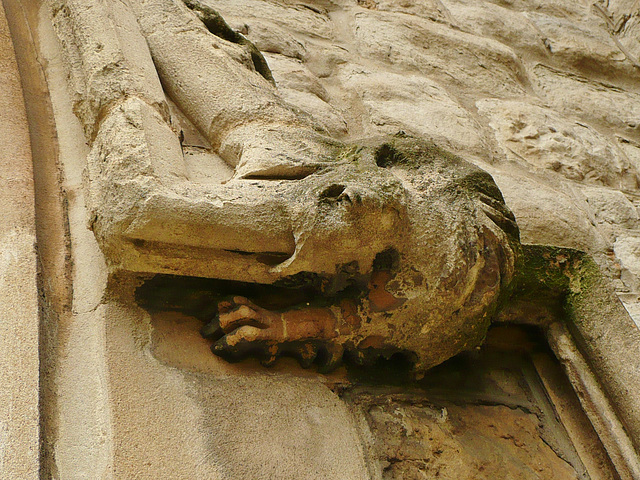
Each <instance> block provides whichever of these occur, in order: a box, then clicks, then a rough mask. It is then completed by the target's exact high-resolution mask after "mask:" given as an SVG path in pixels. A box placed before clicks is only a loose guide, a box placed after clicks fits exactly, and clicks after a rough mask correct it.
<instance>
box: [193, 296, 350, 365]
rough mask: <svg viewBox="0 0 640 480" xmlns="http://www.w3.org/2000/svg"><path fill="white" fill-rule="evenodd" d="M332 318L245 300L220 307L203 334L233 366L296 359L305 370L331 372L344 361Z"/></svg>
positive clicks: (312, 311)
mask: <svg viewBox="0 0 640 480" xmlns="http://www.w3.org/2000/svg"><path fill="white" fill-rule="evenodd" d="M332 326H333V325H332V316H331V314H330V313H329V312H328V311H327V310H323V309H301V310H295V311H289V312H272V311H270V310H266V309H264V308H261V307H259V306H257V305H255V304H254V303H252V302H251V301H249V300H248V299H246V298H244V297H233V298H232V299H230V300H225V301H222V302H220V303H219V304H218V315H217V317H216V318H215V319H214V320H212V321H211V322H210V323H209V324H208V325H206V326H205V327H204V328H203V331H202V334H203V335H204V336H205V337H207V338H212V339H213V340H215V342H214V344H213V345H212V346H211V351H212V352H213V353H214V354H216V355H218V356H219V357H221V358H224V359H225V360H227V361H230V362H236V361H240V360H242V359H244V358H246V357H249V356H253V357H257V358H259V359H260V360H261V363H262V364H263V365H266V366H269V365H272V364H273V363H274V362H275V361H276V360H277V359H278V358H279V357H281V356H284V355H286V356H292V357H294V358H297V359H298V360H299V362H300V364H301V366H302V367H304V368H308V367H310V366H311V365H312V364H313V363H314V362H316V363H317V364H318V367H319V370H321V371H328V370H331V369H333V368H335V367H336V366H337V365H339V364H340V362H341V361H342V354H343V349H342V346H341V345H338V344H336V343H334V342H332V341H331V339H330V338H328V337H330V336H332V335H328V332H329V333H330V332H332V330H331V328H332Z"/></svg>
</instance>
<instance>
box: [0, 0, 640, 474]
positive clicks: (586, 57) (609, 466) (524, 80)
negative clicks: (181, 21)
mask: <svg viewBox="0 0 640 480" xmlns="http://www.w3.org/2000/svg"><path fill="white" fill-rule="evenodd" d="M205 3H207V4H209V5H210V6H212V7H213V8H215V9H216V10H218V11H219V12H220V13H221V14H222V15H223V16H224V18H225V19H226V20H227V22H228V23H229V24H230V25H231V26H232V27H233V28H234V29H236V30H237V31H238V32H241V33H242V34H244V35H245V36H246V37H248V38H249V39H250V40H251V41H252V42H253V43H254V44H255V45H256V46H257V47H258V48H259V49H260V50H261V51H262V52H263V54H264V56H265V57H266V59H267V61H268V63H269V66H270V68H271V69H272V72H273V75H274V78H275V81H276V83H277V85H278V87H279V89H280V92H281V94H282V95H283V97H284V98H285V100H286V101H287V102H289V103H290V104H292V105H294V106H295V107H296V108H298V109H300V110H302V111H304V112H306V113H307V114H309V115H311V116H312V117H314V118H315V119H316V121H317V122H318V123H320V124H322V125H324V127H325V128H326V130H327V131H328V132H330V133H331V134H332V135H334V136H335V137H337V138H340V139H345V140H351V139H357V138H364V137H371V136H375V135H381V134H395V133H397V132H399V131H404V132H406V133H408V134H413V135H416V136H420V137H425V138H430V139H433V140H434V141H436V142H437V143H438V144H439V145H442V146H443V147H445V148H447V149H449V150H451V151H453V152H456V153H458V154H460V155H462V156H464V158H466V159H469V160H471V161H473V162H474V163H476V164H477V165H479V166H481V167H482V168H484V169H486V170H487V171H489V172H490V173H491V174H492V175H493V177H494V178H495V179H496V182H497V183H498V184H499V186H500V188H501V190H502V192H503V194H504V195H505V198H506V200H507V203H508V204H509V206H510V207H511V208H512V209H513V211H514V212H515V215H516V217H517V220H518V224H519V225H520V228H521V231H522V240H523V242H526V243H539V244H549V245H557V246H566V247H573V248H577V249H581V250H585V251H587V252H589V253H590V254H591V255H593V257H594V258H595V259H596V261H597V262H598V263H599V264H600V266H601V268H602V269H603V271H604V272H605V273H606V275H608V276H609V278H610V279H611V280H612V281H613V283H614V285H615V287H616V289H617V291H618V293H619V295H620V297H621V298H622V299H623V300H624V301H625V304H626V306H627V308H628V309H629V311H630V312H631V313H632V315H635V319H636V322H638V321H639V316H640V307H639V305H640V301H639V298H638V297H639V295H640V219H639V212H638V208H639V207H640V192H639V186H640V130H639V125H638V123H637V122H638V121H640V115H639V114H640V85H639V84H638V81H637V75H638V70H639V67H638V57H639V56H640V42H639V41H638V38H639V36H640V16H639V15H638V13H637V12H638V8H639V7H640V5H639V4H638V1H632V0H618V1H616V0H609V1H607V2H598V3H595V4H593V3H592V2H587V1H584V2H583V1H580V0H572V1H562V0H511V1H508V0H504V1H497V0H496V1H495V2H488V1H486V2H481V1H471V0H442V1H439V0H353V1H352V0H335V1H329V0H309V1H307V2H304V1H299V2H298V1H295V0H206V2H205ZM3 6H4V8H5V10H6V11H7V12H8V13H10V15H8V16H7V18H8V20H9V23H10V26H11V29H12V31H11V37H12V39H13V43H14V44H15V45H16V51H17V54H18V60H19V63H20V68H21V74H22V88H23V90H24V91H23V92H22V93H21V92H20V86H19V84H18V82H17V78H18V77H17V67H18V65H17V64H16V63H15V62H14V61H13V57H12V52H11V49H10V44H9V39H10V36H9V34H8V30H7V29H6V28H5V27H4V26H3V24H1V23H0V34H1V37H0V40H1V42H0V55H1V56H0V59H1V60H2V62H3V63H2V65H0V74H2V77H1V78H0V81H2V82H3V83H2V84H3V85H5V84H6V85H7V89H6V91H8V92H10V95H8V96H2V97H1V98H0V100H1V101H2V102H4V103H3V105H5V104H6V106H5V111H10V112H12V113H11V115H10V116H8V117H7V118H6V119H5V120H6V121H5V122H2V125H1V126H2V128H3V129H7V130H6V133H5V137H4V138H9V137H11V142H9V145H11V147H12V148H13V147H15V152H14V151H10V152H9V153H8V154H4V153H3V154H2V156H0V172H1V173H2V175H3V178H7V179H8V180H7V185H9V186H10V187H11V189H5V190H3V191H2V198H3V199H4V202H5V204H7V205H9V206H10V211H11V212H16V216H15V218H14V217H7V219H8V220H7V221H4V222H0V237H1V238H4V239H5V240H6V242H5V243H7V244H9V247H10V248H9V247H8V248H7V249H5V250H3V251H2V252H0V254H1V256H0V267H5V268H6V269H7V272H6V275H3V277H2V279H3V280H4V279H11V285H10V286H7V285H8V284H7V283H2V281H0V296H1V298H2V302H3V303H0V309H2V310H1V311H2V313H3V314H7V313H8V315H7V317H8V318H10V321H8V322H7V321H5V322H3V323H2V325H3V326H2V328H3V329H4V330H3V331H2V335H0V366H2V367H3V372H5V371H6V372H9V375H8V376H7V377H5V378H3V383H2V386H3V391H4V392H5V394H6V395H7V396H6V399H7V400H8V401H6V402H4V401H2V402H0V413H3V411H2V410H1V409H2V408H5V409H6V411H4V413H5V415H3V416H1V417H0V477H2V478H5V477H6V478H36V477H37V476H38V473H37V472H38V471H39V473H40V476H41V477H42V478H55V479H75V478H78V479H81V478H82V479H84V478H114V479H121V478H172V479H174V478H175V479H179V478H185V479H191V478H215V479H225V480H227V479H228V480H237V479H251V480H258V479H265V480H266V479H291V480H303V479H310V480H311V479H317V478H335V479H340V480H345V479H354V480H355V479H363V480H364V479H395V478H398V479H399V478H405V479H411V480H413V479H421V478H434V477H437V478H449V479H452V480H453V479H457V478H478V479H484V478H497V477H498V478H499V477H500V476H509V478H522V479H541V478H549V479H552V478H581V479H582V478H594V479H595V478H617V475H619V476H620V477H621V478H634V475H635V474H636V473H637V472H638V470H637V468H638V463H637V461H636V460H637V459H635V458H632V457H633V455H630V456H628V458H626V459H624V458H623V459H622V461H621V463H616V462H618V461H620V459H619V458H618V459H615V458H614V459H613V460H612V458H613V457H615V455H614V454H613V453H612V451H610V450H609V449H608V448H609V447H608V445H605V446H603V443H606V442H604V440H602V439H601V438H600V437H599V435H600V431H598V432H597V433H596V431H594V427H593V426H592V423H593V420H591V422H590V420H589V419H587V417H586V416H585V414H584V412H583V411H582V408H583V406H582V407H581V406H580V405H581V404H580V402H579V399H578V397H577V396H576V395H575V394H574V393H573V391H572V389H571V387H570V385H569V383H568V381H567V379H566V378H565V377H564V376H563V374H562V371H561V369H560V367H559V365H558V363H557V362H556V360H555V359H554V358H553V355H552V354H551V352H550V351H549V349H548V347H547V346H546V344H545V342H544V340H541V339H540V338H538V337H536V334H535V333H534V334H531V332H525V333H524V334H523V333H522V331H520V330H518V329H516V330H515V333H514V332H513V331H510V333H506V334H504V333H503V334H502V335H503V336H502V337H501V334H500V333H496V331H495V330H494V331H492V332H493V333H491V336H490V339H489V340H490V341H489V342H488V343H487V346H486V348H484V349H482V350H481V351H478V352H471V353H469V354H467V355H463V356H462V357H460V358H457V359H454V360H453V362H450V363H448V364H446V365H444V366H442V367H441V368H438V369H436V370H434V371H432V372H431V373H430V374H429V375H428V376H427V377H426V378H425V380H423V382H422V383H415V382H413V381H412V380H410V379H407V378H405V377H403V375H405V374H406V373H407V372H406V368H405V369H404V370H403V369H402V365H401V366H400V367H398V366H396V365H393V364H391V365H388V364H386V365H383V366H382V367H381V369H380V370H379V371H375V374H374V375H373V377H372V376H371V375H370V373H368V372H361V371H358V369H357V368H355V369H354V368H349V369H345V368H341V369H339V370H337V371H335V372H333V373H331V374H329V375H321V374H319V373H317V372H316V371H315V370H313V369H311V370H304V369H301V368H300V367H299V365H298V364H297V362H295V361H293V360H292V359H287V358H285V359H282V360H280V361H279V362H277V364H276V365H275V366H274V367H272V368H271V369H265V368H264V367H262V366H261V365H260V364H259V363H258V362H257V361H255V360H247V361H245V362H242V363H240V364H233V365H232V364H229V363H227V362H225V361H224V360H222V359H220V358H218V357H215V356H213V355H212V354H211V352H210V350H209V347H210V344H209V342H208V341H207V340H205V339H203V338H202V337H201V335H200V333H199V329H200V327H201V326H202V321H206V320H207V319H206V318H204V316H203V317H202V318H200V317H199V316H197V315H194V314H193V313H192V312H185V311H180V310H179V309H174V310H164V311H162V310H158V309H155V310H154V309H150V308H148V309H145V308H143V302H140V299H139V296H138V293H137V292H139V291H140V289H139V287H140V285H142V284H143V283H144V282H145V281H146V280H148V278H149V277H148V276H145V275H139V274H126V273H123V272H118V273H117V274H114V273H113V272H110V271H109V269H108V266H107V263H106V262H105V258H104V255H103V253H102V252H101V250H100V248H99V246H98V243H97V242H96V239H95V237H94V234H93V232H92V231H91V229H90V221H89V220H90V215H89V208H88V207H87V204H88V200H87V197H86V193H87V192H86V189H85V188H83V178H82V177H83V171H84V170H85V167H86V158H87V155H88V153H89V148H88V146H87V144H86V141H85V137H84V132H83V125H82V124H81V122H80V121H79V120H78V118H77V117H76V115H75V112H74V97H73V92H72V91H71V90H70V89H69V83H68V80H69V79H68V76H69V72H68V70H67V69H66V66H65V63H64V61H63V58H62V53H61V52H62V49H61V46H60V44H59V40H58V37H57V36H56V33H55V32H54V29H53V27H52V24H51V18H50V10H49V2H46V1H43V2H35V1H34V2H27V1H26V0H25V1H20V0H3ZM29 49H33V52H31V51H30V50H29ZM3 91H4V90H2V92H3ZM2 92H0V93H2ZM21 95H24V97H25V99H26V105H27V112H26V114H24V112H23V110H22V109H23V105H22V102H21ZM171 107H172V109H173V110H174V111H172V114H173V115H175V116H176V117H178V118H179V121H180V124H181V125H182V128H183V130H184V132H183V133H184V142H183V149H184V152H185V163H186V174H185V175H186V176H187V177H188V180H190V181H192V182H194V183H201V184H207V183H209V182H214V181H218V180H219V179H217V180H216V179H214V180H212V178H213V177H216V176H218V177H219V176H220V175H229V174H230V173H231V172H230V170H229V168H228V167H227V166H225V165H223V164H222V162H220V165H219V167H220V171H219V172H214V174H212V172H211V165H207V162H210V160H211V156H210V155H209V154H208V153H207V150H208V149H209V147H210V145H209V144H208V143H207V141H206V140H204V138H203V136H202V135H201V134H200V132H198V131H197V129H196V128H195V127H193V125H191V124H190V122H189V120H187V119H186V118H183V117H182V116H181V112H180V111H178V110H177V108H175V106H174V105H172V104H171ZM27 125H28V128H29V133H30V134H31V139H30V141H29V140H28V139H27ZM4 131H5V130H3V132H4ZM29 143H31V147H32V150H33V153H32V152H30V151H28V149H27V148H26V145H28V144H29ZM208 155H209V156H208ZM29 156H32V157H33V164H34V171H33V172H31V170H30V166H29V165H28V157H29ZM18 160H19V162H20V163H18ZM16 165H19V167H16ZM221 172H222V173H221ZM31 177H33V178H35V181H36V188H35V194H34V193H33V187H32V185H31V183H30V182H31V180H32V178H31ZM33 204H35V216H34V214H33V212H32V210H31V207H32V205H33ZM16 225H17V226H18V228H17V229H16ZM36 230H37V240H38V255H39V257H38V259H39V261H40V265H39V266H40V279H41V284H40V294H41V303H40V307H41V311H40V318H39V321H40V341H39V342H38V340H37V336H38V335H37V333H38V332H37V328H38V322H37V316H36V304H37V298H36V296H35V294H36V292H37V290H36V288H35V287H36V285H35V280H36V276H35V271H36V269H35V267H36V264H35V254H34V251H33V248H32V245H33V239H34V235H35V234H36ZM3 241H4V240H3ZM6 252H8V253H6ZM16 292H17V293H19V295H16ZM205 310H206V309H205ZM18 337H19V338H20V339H21V342H20V343H19V342H16V341H14V339H15V338H18ZM38 348H39V352H38ZM39 361H41V362H42V364H41V366H40V365H39V364H38V362H39ZM392 363H393V362H392ZM385 369H386V370H385ZM7 378H8V380H6V379H7ZM38 382H41V383H40V384H39V383H38ZM15 392H19V393H20V395H21V396H19V397H16V396H15V395H14V393H15ZM3 395H4V394H3ZM14 397H15V398H17V400H16V401H13V400H11V399H12V398H14ZM23 397H24V398H23ZM3 398H5V397H3ZM40 399H41V400H42V401H41V403H40V404H39V400H40ZM582 400H583V401H584V399H582ZM7 412H8V414H7ZM5 419H9V422H5V423H3V422H4V420H5ZM16 425H17V426H18V427H19V428H17V429H15V426H16ZM39 427H41V428H42V433H41V437H39V433H38V428H39ZM7 439H9V441H7ZM39 442H40V443H39ZM38 446H39V447H40V451H38ZM605 447H606V448H605ZM496 452H498V453H496ZM623 453H624V452H623ZM622 456H624V455H622ZM625 460H626V461H627V463H628V465H630V467H629V470H625V468H626V467H625V465H623V466H622V467H620V465H621V464H625ZM614 463H615V465H614ZM634 468H636V470H633V469H634ZM616 471H617V473H616Z"/></svg>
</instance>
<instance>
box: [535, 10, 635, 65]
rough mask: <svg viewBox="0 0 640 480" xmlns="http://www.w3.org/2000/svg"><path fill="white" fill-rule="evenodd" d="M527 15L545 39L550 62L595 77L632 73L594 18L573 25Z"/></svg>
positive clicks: (546, 17)
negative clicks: (560, 63)
mask: <svg viewBox="0 0 640 480" xmlns="http://www.w3.org/2000/svg"><path fill="white" fill-rule="evenodd" d="M526 16H527V18H528V19H529V20H530V21H531V22H532V23H533V24H534V25H535V27H536V28H537V29H539V31H540V32H541V34H542V35H543V36H544V38H545V45H546V46H547V48H548V50H549V52H550V53H551V59H552V60H553V61H556V62H562V64H563V65H566V66H567V67H569V68H573V69H576V70H578V71H582V72H585V73H591V74H595V75H596V77H597V76H598V75H604V76H615V75H616V74H617V75H620V74H623V73H626V74H628V75H633V74H634V73H635V72H634V67H633V65H632V64H631V63H630V62H629V61H628V60H627V58H626V57H625V55H624V53H622V52H621V51H620V49H619V48H618V46H617V45H616V44H615V42H614V41H613V40H612V38H611V36H610V35H609V33H608V31H607V30H606V29H605V28H604V26H603V25H600V24H599V22H598V21H597V17H595V16H594V17H593V18H591V19H590V21H585V22H581V23H575V22H572V21H571V20H569V19H567V18H562V17H554V16H550V15H545V14H541V13H535V12H529V13H526Z"/></svg>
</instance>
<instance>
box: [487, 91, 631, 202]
mask: <svg viewBox="0 0 640 480" xmlns="http://www.w3.org/2000/svg"><path fill="white" fill-rule="evenodd" d="M478 110H479V111H480V113H482V114H484V115H486V116H487V117H489V125H490V126H491V127H492V128H493V129H494V130H495V133H496V137H497V139H498V141H499V143H500V145H501V146H502V147H503V148H504V149H505V151H506V152H510V153H512V154H513V157H514V159H515V160H516V161H518V162H522V163H527V164H530V165H532V166H533V167H536V168H543V169H547V170H551V171H555V172H558V173H560V174H561V175H564V176H565V177H567V178H569V179H571V180H577V181H584V182H587V183H599V184H602V185H606V186H611V187H615V188H627V189H629V190H635V189H636V188H637V187H638V185H640V173H639V172H638V170H637V169H636V168H635V165H632V164H631V162H630V161H629V160H628V159H627V157H626V155H625V154H624V152H623V151H621V149H620V148H619V147H618V146H617V145H616V143H615V142H613V141H612V140H610V139H609V138H607V137H605V136H604V135H602V134H600V133H599V132H598V131H596V130H595V129H594V128H592V127H590V126H589V125H587V124H584V123H581V122H577V121H574V120H570V119H568V118H563V117H562V116H560V115H558V114H557V113H556V112H554V111H553V110H550V109H547V108H542V107H539V106H537V105H532V104H528V103H524V102H518V101H501V100H494V99H491V100H481V101H480V102H478Z"/></svg>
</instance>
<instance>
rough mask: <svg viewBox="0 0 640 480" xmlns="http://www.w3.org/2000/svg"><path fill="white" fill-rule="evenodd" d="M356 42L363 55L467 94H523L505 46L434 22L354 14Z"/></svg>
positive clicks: (513, 58)
mask: <svg viewBox="0 0 640 480" xmlns="http://www.w3.org/2000/svg"><path fill="white" fill-rule="evenodd" d="M353 23H354V25H353V28H354V33H355V37H356V39H357V40H358V44H359V46H360V49H361V51H362V53H364V54H365V55H367V56H368V57H371V58H375V59H376V60H378V61H385V62H388V63H391V64H393V65H398V66H400V67H403V68H405V69H409V70H410V71H417V72H421V73H423V74H425V75H428V76H430V77H432V78H436V79H438V80H440V81H442V82H443V83H445V84H450V85H452V86H454V87H456V88H460V89H461V90H463V91H466V92H467V93H469V92H471V91H472V90H473V92H474V93H477V92H478V91H481V92H483V93H487V94H490V95H499V96H509V95H518V94H522V93H524V87H523V83H526V82H527V80H526V77H525V75H524V72H523V69H522V66H521V63H520V60H519V59H518V57H517V56H516V55H515V53H514V52H513V51H512V50H511V49H510V48H509V47H507V46H505V45H503V44H501V43H499V42H496V41H495V40H491V39H487V38H483V37H479V36H476V35H471V34H468V33H464V32H461V31H458V30H454V29H452V28H450V27H447V26H445V25H442V24H440V23H436V22H428V21H422V20H420V19H417V18H414V17H411V16H407V15H402V14H395V13H387V12H381V13H378V12H370V11H367V12H356V13H355V14H354V19H353Z"/></svg>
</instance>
